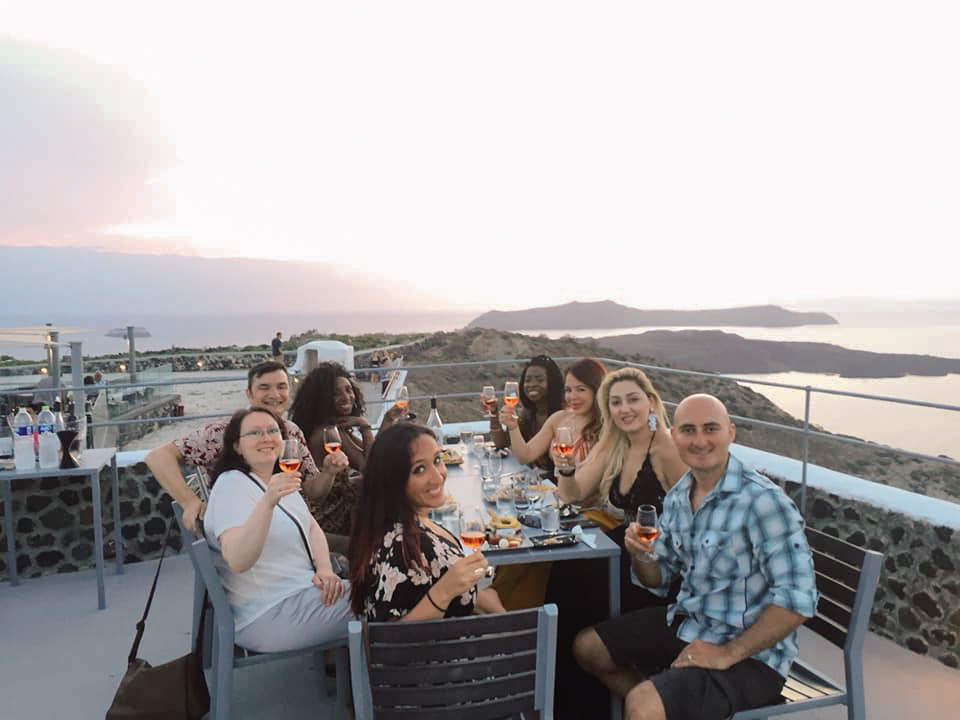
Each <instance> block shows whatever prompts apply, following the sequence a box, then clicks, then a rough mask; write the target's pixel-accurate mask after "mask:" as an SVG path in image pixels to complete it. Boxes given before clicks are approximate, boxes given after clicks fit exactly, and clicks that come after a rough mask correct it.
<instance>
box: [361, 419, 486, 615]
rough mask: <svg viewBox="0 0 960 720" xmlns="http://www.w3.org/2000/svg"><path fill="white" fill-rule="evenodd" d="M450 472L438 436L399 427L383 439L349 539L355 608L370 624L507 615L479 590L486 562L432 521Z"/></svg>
mask: <svg viewBox="0 0 960 720" xmlns="http://www.w3.org/2000/svg"><path fill="white" fill-rule="evenodd" d="M446 478H447V468H446V465H444V463H443V459H442V458H441V456H440V446H439V445H438V444H437V441H436V438H435V437H434V435H433V433H432V432H431V431H430V430H429V429H427V428H425V427H422V426H420V425H413V424H410V423H401V424H398V425H394V426H392V427H390V428H388V429H387V430H384V431H383V432H381V433H380V434H379V436H378V437H377V439H376V440H375V441H374V443H373V447H372V448H371V450H370V456H369V458H368V462H367V472H366V475H365V476H364V483H363V489H362V492H361V497H360V502H359V504H358V505H357V513H356V517H355V518H354V522H353V532H352V533H351V536H350V579H351V597H350V605H351V608H352V609H353V611H354V612H355V613H356V614H357V615H358V616H365V617H366V618H367V619H368V620H375V621H383V620H426V619H432V618H437V617H455V616H462V615H469V614H471V613H474V612H477V611H480V612H502V611H503V605H502V604H501V603H500V600H499V598H498V597H497V594H496V591H494V590H493V589H492V588H486V589H483V590H479V591H478V590H477V587H476V585H477V582H478V581H479V580H480V579H481V578H482V577H483V576H484V574H485V572H486V569H487V567H488V563H487V561H486V559H485V558H484V556H483V554H482V553H480V552H479V551H478V552H474V553H472V554H470V555H467V556H466V557H465V556H464V554H463V549H462V548H461V547H460V542H459V540H458V539H457V538H456V537H454V536H453V534H451V533H450V531H449V530H447V529H446V528H445V527H443V526H442V525H439V524H437V523H435V522H434V521H433V520H431V519H430V516H429V512H430V510H431V509H432V508H438V507H442V506H443V505H444V504H445V502H446V500H445V497H446V493H445V484H446Z"/></svg>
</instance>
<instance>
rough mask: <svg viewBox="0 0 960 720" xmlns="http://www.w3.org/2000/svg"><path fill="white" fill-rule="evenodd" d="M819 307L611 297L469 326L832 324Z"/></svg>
mask: <svg viewBox="0 0 960 720" xmlns="http://www.w3.org/2000/svg"><path fill="white" fill-rule="evenodd" d="M836 324H837V321H836V320H835V319H834V318H833V317H831V316H830V315H828V314H827V313H822V312H793V311H792V310H787V309H785V308H782V307H779V306H777V305H751V306H748V307H739V308H724V309H720V310H639V309H637V308H631V307H627V306H626V305H620V304H619V303H615V302H613V301H611V300H603V301H600V302H586V303H584V302H571V303H567V304H565V305H554V306H551V307H542V308H530V309H529V310H509V311H506V310H491V311H490V312H486V313H484V314H483V315H481V316H479V317H478V318H476V319H475V320H472V321H471V322H470V323H469V324H468V325H467V327H482V328H490V329H493V330H589V329H594V328H629V327H658V326H669V327H796V326H799V325H836Z"/></svg>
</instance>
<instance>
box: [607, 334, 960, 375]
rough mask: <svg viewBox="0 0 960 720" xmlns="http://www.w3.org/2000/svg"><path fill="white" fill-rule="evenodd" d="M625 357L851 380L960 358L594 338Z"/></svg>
mask: <svg viewBox="0 0 960 720" xmlns="http://www.w3.org/2000/svg"><path fill="white" fill-rule="evenodd" d="M595 340H596V342H597V344H599V345H601V346H602V347H608V348H611V349H613V350H616V351H617V352H620V353H624V354H626V355H641V356H644V357H651V358H656V360H657V361H658V362H664V363H669V364H670V365H674V366H676V367H685V368H696V369H697V370H707V371H710V372H717V373H726V374H743V375H754V374H765V373H781V372H806V373H824V374H827V375H839V376H841V377H849V378H887V377H904V376H906V375H923V376H942V375H948V374H951V373H960V358H945V357H936V356H933V355H910V354H907V353H879V352H868V351H866V350H852V349H850V348H845V347H841V346H840V345H832V344H830V343H823V342H793V341H785V340H750V339H748V338H744V337H741V336H740V335H737V334H736V333H730V332H723V331H720V330H648V331H647V332H643V333H637V334H633V335H608V336H605V337H599V338H595Z"/></svg>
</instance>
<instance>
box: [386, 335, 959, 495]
mask: <svg viewBox="0 0 960 720" xmlns="http://www.w3.org/2000/svg"><path fill="white" fill-rule="evenodd" d="M538 354H545V355H550V356H552V357H554V358H557V357H585V356H593V357H606V358H611V359H619V360H630V361H634V362H641V363H644V364H650V365H659V366H661V367H670V366H669V365H667V364H666V363H663V362H659V361H658V360H657V359H655V358H649V357H641V356H638V355H622V354H621V353H618V352H615V351H613V350H611V349H609V348H603V347H600V346H598V345H597V343H596V342H595V341H592V340H591V341H586V342H581V341H579V340H576V339H574V338H569V337H567V338H560V339H558V340H551V339H549V338H547V337H546V336H542V335H541V336H536V337H534V336H528V335H521V334H518V333H510V332H501V331H497V330H487V329H480V328H472V329H466V330H460V331H456V332H441V333H435V334H433V335H430V336H428V337H426V338H424V339H423V340H421V341H420V342H417V343H415V344H414V345H411V346H409V347H408V348H406V349H405V350H404V357H405V361H406V362H407V363H409V364H421V363H433V362H468V361H481V360H502V359H507V358H516V359H517V362H515V363H510V364H500V365H476V366H470V367H464V368H440V369H430V370H429V371H427V370H424V371H416V370H414V371H411V373H410V374H409V376H408V379H407V385H408V387H409V388H410V394H411V395H431V394H434V393H436V394H448V393H471V394H472V396H471V397H469V398H443V399H441V400H440V401H439V403H438V404H439V407H440V414H441V416H442V417H443V419H444V420H445V421H450V422H455V421H461V420H469V419H476V417H477V414H478V410H479V400H478V399H477V395H478V394H479V392H480V388H481V387H482V386H483V385H488V384H489V385H494V386H496V387H497V388H498V389H499V388H501V387H502V385H503V382H504V381H505V380H508V379H512V378H518V377H519V375H520V371H521V369H522V367H523V363H524V362H526V360H527V359H528V358H530V357H531V356H533V355H538ZM564 364H565V363H561V367H563V365H564ZM649 374H650V379H651V381H652V382H653V384H654V386H655V387H656V388H657V390H658V391H659V392H660V394H661V396H662V397H663V399H664V400H665V401H666V402H668V403H669V402H673V403H676V402H678V401H679V400H680V399H681V398H683V397H685V396H686V395H689V394H691V393H695V392H708V393H711V394H713V395H716V396H717V397H719V398H720V399H721V400H723V402H724V403H725V404H726V405H727V407H728V408H729V410H730V412H731V414H733V415H739V416H744V417H751V418H757V419H760V420H768V421H771V422H777V423H781V424H784V425H789V426H793V427H800V426H801V425H802V423H801V422H800V421H799V420H797V419H796V418H794V417H793V416H791V415H789V414H788V413H786V412H784V411H783V410H781V409H780V408H779V407H777V406H776V405H774V404H773V403H772V402H770V401H769V400H768V399H767V398H766V397H764V396H763V395H761V394H759V393H757V392H754V391H753V390H750V389H749V388H745V387H741V386H740V385H737V384H736V383H732V382H730V381H727V380H723V379H720V378H698V377H688V376H683V375H673V374H668V373H659V372H656V371H651V372H650V373H649ZM412 409H413V411H414V412H416V413H417V415H418V417H420V418H421V419H425V418H426V416H427V413H428V405H427V403H426V402H423V401H421V402H414V403H413V408H412ZM737 439H738V441H739V442H742V443H744V444H745V445H751V446H755V447H760V448H763V449H766V450H770V451H772V452H776V453H779V454H781V455H786V456H788V457H794V458H799V457H800V456H801V451H802V444H801V437H800V435H799V434H797V433H791V432H787V431H782V430H774V429H769V428H763V427H760V426H759V425H756V424H751V423H745V422H741V423H739V424H738V433H737ZM810 458H811V460H812V461H813V462H815V463H817V464H819V465H823V466H825V467H829V468H833V469H835V470H839V471H841V472H845V473H849V474H851V475H856V476H858V477H863V478H866V479H868V480H873V481H875V482H879V483H883V484H886V485H892V486H895V487H900V488H903V489H906V490H910V491H911V492H916V493H920V494H924V495H929V496H931V497H938V498H941V499H946V500H952V501H960V469H958V468H956V467H951V466H949V465H945V464H943V463H937V462H932V461H927V460H917V459H913V458H908V457H906V456H903V455H901V454H898V453H896V452H893V451H890V450H888V449H885V448H882V447H879V446H878V448H877V449H872V448H860V447H855V446H852V445H845V444H843V443H840V442H836V441H832V440H820V439H814V440H813V441H812V442H811V443H810Z"/></svg>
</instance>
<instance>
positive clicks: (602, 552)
mask: <svg viewBox="0 0 960 720" xmlns="http://www.w3.org/2000/svg"><path fill="white" fill-rule="evenodd" d="M444 448H445V451H446V452H445V453H444V454H445V456H447V457H448V458H451V459H452V460H453V462H451V463H449V464H448V465H447V482H446V488H447V493H448V495H449V496H451V497H452V499H453V500H454V501H455V503H456V506H457V507H458V508H463V507H467V506H478V507H485V509H486V511H487V512H488V513H490V514H491V515H492V514H494V513H495V512H496V511H495V509H494V506H493V505H492V504H491V503H490V502H489V498H486V499H485V497H484V491H483V481H482V477H481V471H480V463H481V457H482V454H483V453H489V452H497V451H496V450H493V449H492V448H491V447H480V448H469V449H468V448H466V447H464V446H462V445H460V446H458V445H447V446H444ZM499 452H500V453H501V456H502V465H501V467H500V471H499V473H498V475H499V477H500V478H501V479H506V478H512V477H517V476H521V475H525V474H526V473H530V472H536V470H534V469H533V468H531V467H529V466H527V465H523V464H521V463H520V462H519V461H518V460H517V459H516V457H515V456H514V455H513V453H512V452H508V451H504V450H501V451H499ZM542 482H548V481H542ZM549 485H551V486H552V483H550V484H549ZM541 502H542V499H541ZM537 509H538V508H537V505H536V504H534V505H532V506H531V508H530V511H529V512H531V513H536V512H537ZM448 510H450V511H451V513H452V512H453V511H452V508H448ZM440 521H441V522H442V521H443V514H442V513H441V515H440ZM520 532H521V533H522V535H523V541H522V543H521V545H520V546H519V547H508V548H499V547H490V546H489V545H486V544H485V545H484V546H483V547H482V548H481V551H482V552H483V554H484V557H485V558H486V559H487V561H488V562H489V563H490V565H491V566H493V567H496V566H499V565H515V564H520V563H538V562H550V563H553V562H563V561H565V560H596V561H598V562H602V561H604V560H606V563H607V579H608V588H609V613H610V617H615V616H616V615H619V614H620V547H619V546H618V545H617V544H616V543H615V542H613V540H611V539H610V538H609V537H607V535H606V534H605V533H604V532H603V531H602V530H601V529H600V528H597V527H587V528H581V531H579V532H575V534H576V535H577V537H578V541H577V542H576V544H573V545H563V546H557V547H550V546H545V547H535V546H534V545H533V544H532V538H536V537H539V536H543V535H544V532H543V531H542V530H540V529H538V528H533V527H528V526H526V525H523V524H521V525H520ZM610 717H611V718H612V720H619V718H620V717H621V700H620V698H613V702H611V704H610Z"/></svg>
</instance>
